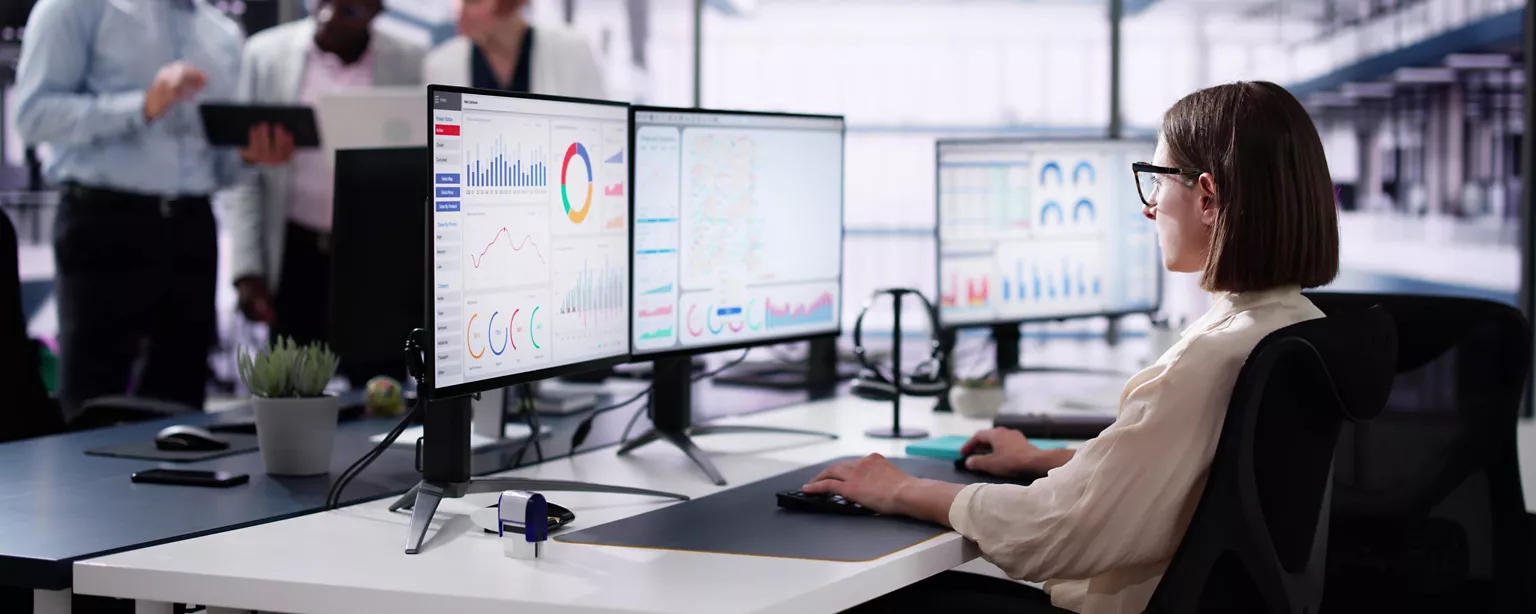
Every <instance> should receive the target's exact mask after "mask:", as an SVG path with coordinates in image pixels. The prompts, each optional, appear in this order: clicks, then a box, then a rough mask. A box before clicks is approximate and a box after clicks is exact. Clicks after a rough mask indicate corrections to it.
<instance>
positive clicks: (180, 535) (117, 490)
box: [0, 384, 806, 590]
mask: <svg viewBox="0 0 1536 614" xmlns="http://www.w3.org/2000/svg"><path fill="white" fill-rule="evenodd" d="M629 390H631V389H630V388H622V389H619V390H616V391H615V395H616V396H617V397H618V398H620V399H623V398H628V397H629V396H630V395H632V394H633V392H628V391H629ZM805 398H806V397H805V395H804V394H803V393H794V394H786V393H782V392H769V391H758V390H753V391H742V390H739V389H729V388H726V387H714V386H710V385H707V384H701V385H700V386H698V387H697V388H696V392H695V397H694V402H695V413H694V415H695V417H696V419H698V420H699V421H704V420H707V419H708V418H710V417H715V416H720V415H730V414H740V413H750V412H753V411H761V410H765V409H771V408H774V407H781V406H784V405H787V404H791V403H795V402H801V401H804V400H805ZM602 402H603V403H607V402H608V401H607V400H606V399H605V400H603V401H602ZM633 407H639V405H638V404H636V405H634V406H633ZM630 415H631V411H630V410H628V409H626V410H621V411H615V412H609V413H607V414H605V415H603V416H602V417H600V418H599V419H598V420H597V422H596V423H595V424H594V426H593V429H592V433H591V435H590V436H589V437H588V440H587V443H585V444H583V446H582V449H583V450H585V449H590V448H593V447H597V446H603V445H611V444H613V443H615V442H617V441H618V439H619V434H620V432H621V431H622V430H623V428H624V425H625V423H626V422H628V421H629V417H630ZM250 418H251V414H250V410H249V409H241V410H235V411H229V412H223V413H217V414H187V415H183V416H178V417H175V418H168V419H164V420H156V421H152V422H144V423H140V424H132V425H127V426H120V427H114V428H106V429H97V430H93V431H83V432H78V433H68V434H63V435H55V436H52V437H42V438H38V439H30V440H25V441H18V442H12V443H8V444H4V445H0V586H12V587H19V588H32V589H46V590H62V589H66V588H69V587H70V586H72V585H73V565H74V561H76V560H80V559H87V558H94V557H98V556H104V555H107V554H112V553H114V552H122V551H126V550H134V549H138V548H144V547H149V546H154V545H158V544H162V543H167V542H172V541H177V540H182V539H188V538H193V537H199V536H202V535H208V534H211V533H218V532H221V531H227V530H232V529H239V528H243V527H248V526H253V525H257V524H262V523H266V522H273V521H277V520H283V519H286V518H291V517H294V516H300V515H303V514H309V513H313V512H316V511H319V510H320V508H321V507H322V506H323V505H324V503H325V496H326V493H327V492H328V491H329V490H330V487H331V479H332V478H333V477H335V476H339V475H340V474H341V472H342V471H343V470H345V469H346V467H347V466H348V465H350V464H352V462H353V461H355V460H357V458H358V457H360V456H362V455H363V454H364V453H365V452H367V451H368V450H370V449H372V447H373V445H374V444H373V443H371V442H369V441H368V437H369V436H370V435H375V434H378V433H382V432H384V431H387V430H389V428H390V427H391V426H393V425H394V423H395V422H396V420H395V419H363V420H357V421H352V422H344V423H342V424H341V425H340V426H339V428H338V430H337V436H336V446H335V450H334V451H333V452H332V458H331V474H330V475H328V476H319V477H310V478H277V477H271V476H268V475H267V474H266V473H265V471H264V470H263V468H262V464H261V455H260V454H259V453H256V452H252V453H249V454H240V455H236V456H229V457H224V458H218V459H214V460H209V461H203V462H195V463H173V464H168V465H167V466H172V467H176V468H185V469H211V470H218V471H230V472H235V473H246V474H249V475H250V476H251V481H250V483H249V484H248V485H244V486H237V487H234V488H228V489H218V488H196V487H189V486H163V485H157V484H135V483H133V482H131V481H129V475H130V474H132V473H133V472H135V471H141V470H144V469H149V468H151V467H155V466H157V463H155V462H152V461H144V460H134V459H123V458H109V457H101V456H89V455H86V454H85V453H84V452H85V450H88V449H91V448H96V447H100V446H105V445H111V444H116V443H124V442H128V441H133V440H143V439H151V438H153V437H154V435H155V432H157V431H159V430H160V429H162V428H165V427H166V426H169V425H172V424H213V423H218V422H231V421H246V420H250ZM581 418H582V416H579V415H578V416H574V417H563V418H553V417H548V416H546V417H544V419H543V420H544V425H545V426H547V427H550V428H551V429H552V430H553V435H552V436H551V437H549V438H548V439H546V440H544V441H543V449H544V454H545V458H546V459H548V458H554V457H558V456H565V455H568V454H569V453H570V437H571V433H572V432H574V430H575V428H576V424H577V423H578V422H580V420H581ZM646 426H648V424H646V421H645V420H643V419H642V420H641V424H639V425H636V428H637V429H643V428H644V427H646ZM636 432H637V433H638V432H641V431H639V430H637V431H636ZM512 451H514V449H508V448H503V449H499V450H496V451H493V452H487V453H477V454H476V455H475V457H474V472H475V473H477V474H483V473H489V472H494V471H500V470H504V469H507V468H510V467H511V465H512V460H511V459H512V458H513V456H514V455H513V454H511V452H512ZM412 456H413V455H412V454H411V452H410V450H409V449H401V448H395V449H391V450H390V451H388V452H385V453H384V454H383V455H381V456H380V457H379V459H378V460H377V461H375V462H374V463H373V465H371V466H370V467H369V468H368V470H367V471H365V472H364V473H363V474H362V475H361V476H359V477H358V478H357V479H356V480H353V482H352V484H351V486H349V487H348V488H347V492H346V497H345V499H344V500H343V503H344V504H351V503H358V502H362V501H366V500H371V499H377V498H380V497H384V496H388V495H392V494H398V493H402V492H404V491H406V490H407V489H409V488H410V487H412V486H414V485H416V482H417V481H418V480H419V479H421V474H419V473H417V471H416V470H415V467H414V463H413V460H414V459H413V458H412ZM525 460H526V461H527V462H532V460H533V454H532V452H529V453H528V454H527V458H526V459H525ZM699 479H701V480H702V479H704V478H703V477H702V475H701V477H700V478H699Z"/></svg>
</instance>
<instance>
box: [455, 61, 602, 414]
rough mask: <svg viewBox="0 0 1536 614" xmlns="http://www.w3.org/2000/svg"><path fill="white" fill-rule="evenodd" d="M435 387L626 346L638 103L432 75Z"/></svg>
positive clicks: (474, 387)
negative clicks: (504, 88)
mask: <svg viewBox="0 0 1536 614" xmlns="http://www.w3.org/2000/svg"><path fill="white" fill-rule="evenodd" d="M428 93H429V96H430V97H431V104H432V109H431V121H432V126H433V136H432V160H433V162H432V164H433V168H432V173H431V176H430V178H431V180H432V183H431V185H432V189H433V206H432V207H430V208H429V214H428V215H429V216H430V218H431V223H430V228H431V232H430V234H429V235H428V242H429V245H428V247H429V249H428V252H429V255H428V257H429V258H430V259H431V264H430V267H429V268H428V271H429V273H428V277H429V278H430V279H429V284H428V289H429V292H430V298H429V299H428V300H429V301H430V303H429V304H430V305H431V308H430V309H429V310H428V319H429V327H430V328H429V330H430V331H431V335H432V338H433V346H432V348H431V350H430V351H429V352H428V353H429V360H430V363H429V365H428V369H429V372H430V375H431V378H432V379H431V381H430V382H429V384H430V385H429V387H428V388H429V391H430V394H431V398H448V397H453V396H458V395H463V394H468V393H472V392H477V391H481V390H488V389H492V388H499V387H503V386H507V385H511V384H518V383H524V382H529V381H533V380H538V379H543V378H546V377H553V376H556V375H561V374H563V373H567V372H574V371H578V370H582V369H591V368H599V367H603V366H611V365H613V364H617V363H620V362H622V361H624V360H626V359H627V358H628V356H629V255H630V254H629V234H630V225H629V201H628V199H627V196H626V195H627V194H628V193H629V190H628V189H627V187H628V185H627V184H628V183H629V164H628V160H629V152H628V151H627V150H628V146H629V125H630V124H629V121H630V120H629V107H628V105H625V104H622V103H608V102H598V101H583V100H573V99H558V98H548V97H538V96H526V95H513V94H505V93H500V92H490V91H483V90H472V89H466V88H450V87H442V86H430V87H429V88H428Z"/></svg>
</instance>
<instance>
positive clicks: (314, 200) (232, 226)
mask: <svg viewBox="0 0 1536 614" xmlns="http://www.w3.org/2000/svg"><path fill="white" fill-rule="evenodd" d="M311 6H312V11H313V16H312V17H310V18H307V19H301V20H298V21H293V22H289V23H285V24H282V25H280V26H277V27H274V28H269V29H267V30H264V31H262V32H260V33H258V34H256V35H255V36H252V37H251V39H250V41H249V42H248V43H246V46H245V50H244V54H243V55H244V57H243V60H242V67H241V74H240V92H241V97H242V98H243V99H244V100H246V101H249V102H250V103H252V104H264V105H310V104H313V103H314V102H315V100H316V99H318V98H319V97H320V96H323V95H325V94H327V93H330V92H336V91H343V90H347V89H353V88H366V87H375V86H408V85H421V81H422V79H421V64H422V58H423V57H425V55H426V49H425V48H423V47H422V46H420V45H417V44H416V43H414V42H411V41H407V40H404V39H400V38H397V37H395V36H392V35H390V34H388V33H386V32H382V31H376V30H374V29H373V27H372V25H373V20H374V19H375V18H376V17H378V16H379V15H380V14H381V13H383V11H384V6H383V2H382V0H313V1H312V2H311ZM275 132H276V131H275ZM253 138H254V137H253ZM269 138H272V139H273V140H275V141H279V144H278V145H276V146H275V148H276V149H278V150H281V151H280V153H278V154H276V156H277V157H278V158H286V159H281V160H280V162H283V163H279V164H271V165H267V166H263V167H261V168H260V169H259V172H258V173H256V174H255V176H254V177H251V178H250V181H249V182H248V184H247V185H244V186H241V187H240V188H238V189H235V190H231V191H230V192H229V193H228V194H227V195H226V198H225V205H226V211H227V216H226V227H227V228H228V229H229V232H230V238H231V242H232V244H233V249H232V250H231V273H232V279H233V280H234V281H235V288H236V290H237V291H238V293H239V305H240V310H241V312H242V313H243V314H244V315H245V317H246V318H248V319H250V320H252V321H261V322H266V323H267V324H268V325H270V326H271V332H272V336H273V337H274V338H276V337H279V336H281V337H290V338H293V339H294V340H295V341H298V342H300V343H306V342H311V341H324V340H326V338H327V337H328V324H329V313H328V309H329V300H330V299H329V296H330V231H331V205H332V194H331V191H332V181H333V177H332V173H331V170H330V163H329V161H328V160H327V159H326V158H325V157H324V155H325V154H324V153H322V152H321V151H320V150H306V151H299V152H295V151H294V150H293V146H292V140H291V138H290V137H287V136H286V135H281V134H278V135H277V136H274V137H269ZM263 140H264V139H263ZM255 142H257V141H256V140H253V143H255Z"/></svg>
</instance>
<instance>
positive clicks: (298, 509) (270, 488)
mask: <svg viewBox="0 0 1536 614" xmlns="http://www.w3.org/2000/svg"><path fill="white" fill-rule="evenodd" d="M241 419H244V420H249V419H250V413H249V410H239V411H233V412H227V413H223V414H192V415H186V416H179V417H176V418H173V419H166V420H156V421H153V422H145V423H141V424H134V425H128V426H121V427H116V428H107V429H97V430H93V431H83V432H79V433H69V434H64V435H57V436H53V437H43V438H39V439H31V440H26V441H20V442H15V443H10V444H6V445H3V446H0V472H3V473H4V474H5V477H4V478H3V479H0V536H3V537H0V585H10V586H20V587H25V588H42V589H49V590H60V589H65V588H69V587H70V586H71V585H72V584H73V582H72V576H73V574H72V573H71V566H72V565H73V562H74V561H75V560H77V559H82V558H89V557H94V556H101V555H104V554H110V553H113V552H119V551H123V550H129V549H134V548H141V547H145V546H151V545H155V544H159V543H164V542H168V541H174V540H178V539H185V538H189V537H196V536H199V535H205V534H208V533H214V532H218V531H224V530H229V529H236V528H240V527H244V526H250V525H254V524H259V523H263V522H270V521H273V520H279V519H282V518H287V517H291V516H297V515H300V514H306V513H310V512H314V511H318V510H319V509H320V507H321V506H322V505H324V503H325V496H326V493H327V492H328V491H329V490H330V487H331V476H320V477H311V478H277V477H271V476H268V475H267V474H266V473H265V471H264V470H263V468H262V464H261V455H260V454H258V453H248V454H239V455H235V456H228V457H224V458H218V459H214V460H210V461H203V462H196V463H175V464H166V466H169V467H176V468H187V469H213V470H218V471H230V472H234V473H246V474H250V476H251V481H250V484H248V485H245V486H237V487H234V488H228V489H216V488H196V487H189V486H163V485H158V484H135V483H133V482H131V481H129V475H130V474H132V473H133V472H135V471H141V470H144V469H149V468H151V467H156V466H158V464H157V463H155V462H153V461H146V460H136V459H125V458H109V457H102V456H88V455H86V454H85V453H84V451H85V450H87V449H91V448H95V447H100V446H104V445H110V444H114V443H124V442H128V441H134V440H144V439H152V438H153V437H154V436H155V432H156V431H159V430H160V429H162V428H164V427H166V426H168V425H171V424H211V423H215V422H220V421H233V420H241ZM394 422H395V421H394V420H387V419H371V420H357V421H353V422H348V423H343V424H341V425H340V427H339V429H338V432H337V438H336V446H335V450H334V452H333V453H332V459H331V475H340V473H341V472H342V471H343V470H344V469H346V467H347V466H348V465H350V464H352V462H353V461H354V460H356V459H357V458H358V457H359V456H361V455H362V454H363V453H365V452H367V451H368V449H370V448H372V446H373V444H371V443H369V441H368V436H370V435H373V434H376V433H380V432H383V431H387V430H389V428H390V426H392V425H393V423H394ZM420 478H421V476H420V474H418V473H417V472H416V470H415V468H414V467H413V463H412V458H411V454H410V452H409V451H395V450H392V451H390V452H386V453H385V454H384V455H382V456H380V457H379V459H378V460H377V461H376V462H374V464H373V466H372V467H370V468H369V470H368V471H367V472H366V473H364V474H363V475H362V476H360V477H359V478H358V479H357V480H355V481H353V483H352V486H351V487H349V488H348V489H347V493H346V494H347V501H348V502H357V501H362V500H365V499H372V498H376V497H379V496H382V495H386V494H389V493H393V492H403V491H405V490H406V489H408V488H410V487H411V486H412V485H414V484H415V483H416V481H417V480H419V479H420Z"/></svg>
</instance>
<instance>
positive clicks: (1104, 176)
mask: <svg viewBox="0 0 1536 614" xmlns="http://www.w3.org/2000/svg"><path fill="white" fill-rule="evenodd" d="M1154 146H1155V144H1154V143H1152V142H1151V141H1124V140H1083V141H1060V140H1012V141H940V142H939V144H938V151H937V153H938V250H939V266H938V271H939V284H938V285H939V302H940V319H941V321H942V323H943V325H944V327H945V328H956V327H965V326H985V325H1002V324H1013V323H1019V322H1028V321H1040V320H1051V319H1060V318H1070V317H1085V316H1095V315H1116V314H1126V313H1137V312H1151V311H1155V310H1157V308H1158V304H1159V298H1160V294H1161V285H1160V283H1161V282H1160V280H1161V274H1162V260H1161V258H1160V256H1159V253H1158V246H1157V233H1156V229H1155V228H1154V226H1153V222H1151V221H1150V220H1147V219H1146V218H1145V217H1143V216H1142V213H1141V209H1142V206H1141V200H1140V199H1139V197H1138V196H1137V194H1136V184H1135V180H1134V179H1133V177H1134V175H1133V174H1132V173H1131V163H1132V162H1136V161H1141V160H1147V159H1150V158H1151V156H1152V152H1153V149H1154Z"/></svg>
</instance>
